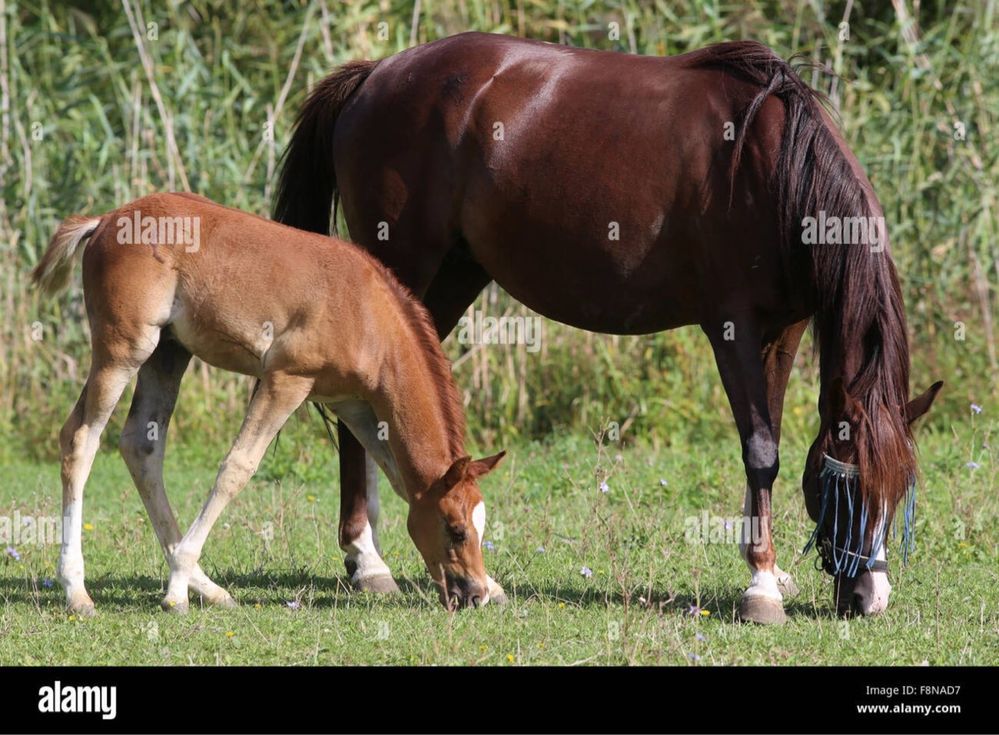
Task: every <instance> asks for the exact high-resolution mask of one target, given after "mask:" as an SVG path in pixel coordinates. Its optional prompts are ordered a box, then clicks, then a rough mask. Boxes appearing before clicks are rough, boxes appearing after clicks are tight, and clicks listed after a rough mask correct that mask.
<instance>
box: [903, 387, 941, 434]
mask: <svg viewBox="0 0 999 735" xmlns="http://www.w3.org/2000/svg"><path fill="white" fill-rule="evenodd" d="M941 388H943V381H942V380H938V381H937V382H936V383H934V384H933V385H931V386H930V387H929V388H927V389H926V391H925V392H923V393H920V394H919V395H918V396H916V397H915V398H913V399H912V400H911V401H909V402H908V403H907V404H905V422H906V423H907V424H911V423H912V422H913V421H915V420H916V419H918V418H919V417H920V416H922V415H923V414H924V413H926V412H927V411H929V410H930V406H932V405H933V400H934V399H935V398H936V397H937V393H939V392H940V389H941Z"/></svg>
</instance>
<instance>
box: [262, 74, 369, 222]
mask: <svg viewBox="0 0 999 735" xmlns="http://www.w3.org/2000/svg"><path fill="white" fill-rule="evenodd" d="M377 64H378V62H377V61H351V62H348V63H346V64H344V65H343V66H341V67H339V68H338V69H336V70H335V71H334V72H333V73H332V74H330V75H329V76H328V77H326V78H325V79H324V80H323V81H321V82H320V83H319V84H318V85H317V86H316V88H315V89H313V90H312V92H311V93H310V94H309V98H308V99H307V100H306V101H305V105H304V106H303V107H302V111H301V112H300V113H299V114H298V119H297V120H296V121H295V130H294V132H293V133H292V135H291V142H290V143H289V144H288V148H287V150H286V151H285V152H284V160H283V162H282V164H281V178H280V180H279V182H278V193H277V203H276V204H275V205H274V219H275V220H277V221H278V222H283V223H284V224H286V225H291V226H292V227H298V228H299V229H302V230H310V231H311V232H319V233H322V234H324V235H325V234H328V233H329V231H330V207H331V205H332V206H333V207H334V210H333V212H334V216H335V213H336V210H335V206H336V201H335V200H334V198H335V197H337V187H336V172H335V171H334V168H333V132H334V130H335V129H336V120H337V117H338V116H339V115H340V110H341V109H343V106H344V103H346V101H347V99H348V98H349V97H350V95H351V94H353V93H354V90H356V89H357V88H358V87H359V86H361V84H362V82H364V80H365V79H367V78H368V75H369V74H371V72H372V71H373V70H374V68H375V66H376V65H377Z"/></svg>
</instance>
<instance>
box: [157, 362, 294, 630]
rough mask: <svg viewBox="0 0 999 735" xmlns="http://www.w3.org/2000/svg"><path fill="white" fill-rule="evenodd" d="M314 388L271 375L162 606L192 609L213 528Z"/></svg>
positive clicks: (176, 565) (180, 551) (187, 541)
mask: <svg viewBox="0 0 999 735" xmlns="http://www.w3.org/2000/svg"><path fill="white" fill-rule="evenodd" d="M312 385H313V381H312V380H309V379H306V378H302V377H298V376H293V375H287V374H283V373H281V374H274V373H271V374H269V375H267V376H266V377H264V378H263V379H262V380H261V381H260V386H259V387H258V389H257V391H256V393H255V394H254V396H253V399H252V400H251V401H250V408H249V410H248V411H247V413H246V418H245V419H244V420H243V426H242V427H241V428H240V430H239V435H238V436H237V437H236V441H235V442H234V443H233V445H232V448H231V449H230V450H229V453H228V454H227V455H226V457H225V459H224V460H223V461H222V466H221V467H220V468H219V473H218V477H217V478H216V480H215V486H214V487H213V488H212V492H211V495H210V496H209V497H208V501H207V502H206V503H205V505H204V507H203V508H202V509H201V512H200V513H199V514H198V517H197V518H195V519H194V523H192V524H191V527H190V528H189V529H188V531H187V533H186V534H184V538H182V539H181V540H180V543H178V544H177V545H176V546H175V547H174V550H173V553H172V554H171V555H170V582H169V584H168V585H167V594H166V597H164V598H163V601H162V602H161V603H160V604H161V606H162V607H163V609H164V610H173V611H175V612H186V611H187V607H188V601H187V600H188V597H187V591H188V587H189V585H190V583H191V575H192V574H193V573H194V569H195V567H196V565H197V563H198V559H199V558H200V557H201V550H202V548H204V545H205V541H206V540H207V539H208V534H209V533H210V532H211V530H212V526H214V525H215V521H217V520H218V517H219V516H220V515H221V514H222V511H223V510H225V507H226V506H227V505H228V504H229V501H230V500H232V499H233V498H235V497H236V495H238V494H239V492H240V491H241V490H242V489H243V488H244V487H245V486H246V483H247V482H248V481H249V479H250V478H251V477H252V476H253V474H254V472H256V471H257V465H258V464H259V463H260V460H261V459H263V456H264V452H266V451H267V446H268V445H269V444H270V443H271V441H272V440H273V439H274V437H275V436H277V433H278V431H279V430H280V429H281V427H282V426H284V423H285V421H287V420H288V417H289V416H291V414H292V413H293V412H294V411H295V409H296V408H298V407H299V406H300V405H301V404H302V402H303V401H304V400H305V399H306V398H307V397H308V395H309V392H310V391H311V390H312Z"/></svg>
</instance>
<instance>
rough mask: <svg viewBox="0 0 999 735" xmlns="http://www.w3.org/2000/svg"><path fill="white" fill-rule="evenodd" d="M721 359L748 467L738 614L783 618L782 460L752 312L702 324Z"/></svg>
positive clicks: (779, 620)
mask: <svg viewBox="0 0 999 735" xmlns="http://www.w3.org/2000/svg"><path fill="white" fill-rule="evenodd" d="M702 328H703V329H704V331H705V333H706V334H707V335H708V339H709V340H710V341H711V347H712V349H713V350H714V353H715V361H716V362H717V363H718V371H719V373H720V374H721V378H722V383H723V384H724V386H725V392H726V394H727V395H728V399H729V403H730V404H731V406H732V413H733V415H734V417H735V423H736V426H737V427H738V429H739V437H740V439H741V442H742V460H743V465H744V468H745V472H746V483H747V491H746V503H745V508H744V516H745V517H744V518H743V531H742V534H743V537H742V543H741V544H740V548H741V550H742V553H743V557H744V558H745V560H746V563H747V564H748V565H749V570H750V574H751V577H750V583H749V587H748V588H747V589H746V591H745V592H744V593H743V595H742V601H741V603H740V605H739V617H740V618H741V619H742V620H746V621H752V622H757V623H783V622H785V621H786V620H787V616H786V615H785V614H784V597H783V595H782V594H781V590H780V587H779V586H778V580H777V565H776V556H777V555H776V552H775V550H774V545H773V533H772V522H773V521H772V518H773V516H772V513H771V510H770V493H771V489H772V488H773V483H774V480H775V479H776V477H777V471H778V469H779V466H780V463H779V458H778V452H777V434H776V432H775V431H774V429H773V425H772V423H771V420H770V408H769V401H768V398H767V390H766V379H765V377H764V371H763V363H762V361H761V360H760V344H761V342H762V340H761V337H760V332H759V330H758V328H757V326H756V324H755V323H754V322H753V321H752V320H751V318H750V317H748V316H746V315H745V314H743V315H733V317H731V318H724V317H723V318H719V319H718V320H717V322H715V323H711V324H705V325H702Z"/></svg>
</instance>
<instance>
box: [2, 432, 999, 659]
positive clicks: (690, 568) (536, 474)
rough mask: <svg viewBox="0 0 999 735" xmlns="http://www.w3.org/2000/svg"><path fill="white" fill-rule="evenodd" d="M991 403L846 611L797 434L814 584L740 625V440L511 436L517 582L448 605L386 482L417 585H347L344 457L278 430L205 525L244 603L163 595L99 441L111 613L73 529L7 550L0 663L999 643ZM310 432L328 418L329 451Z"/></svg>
mask: <svg viewBox="0 0 999 735" xmlns="http://www.w3.org/2000/svg"><path fill="white" fill-rule="evenodd" d="M983 419H986V417H985V416H984V415H982V416H978V417H976V418H974V419H970V418H969V421H968V422H967V423H966V424H964V425H961V426H959V427H955V429H954V432H953V433H952V434H934V435H926V436H923V441H922V451H921V454H922V466H923V471H924V474H925V477H924V487H923V489H922V495H921V497H920V510H919V516H918V518H919V520H918V526H917V527H918V531H917V546H918V548H917V553H916V555H915V557H914V558H913V559H912V561H911V562H910V564H909V566H908V567H906V568H904V569H902V568H900V564H899V560H898V557H897V555H896V556H895V558H894V559H893V560H892V574H893V583H894V584H895V590H894V593H893V596H892V601H891V605H890V606H889V609H888V612H887V613H886V614H885V615H884V616H882V617H880V618H875V619H858V620H853V621H849V622H846V621H842V620H840V619H838V618H837V617H836V616H835V615H834V611H833V609H832V602H831V597H832V586H831V585H832V583H831V581H830V579H829V578H828V577H826V575H825V574H824V573H821V572H818V571H816V570H815V569H814V566H813V557H808V558H804V559H803V558H801V557H800V555H799V554H798V553H797V550H799V549H800V548H801V547H802V545H803V544H804V541H805V539H806V538H807V535H808V533H809V532H810V530H811V526H810V524H809V522H808V519H807V517H806V514H805V512H804V508H803V503H802V501H801V496H800V491H799V490H798V489H797V473H798V472H799V471H800V467H801V462H802V459H803V456H804V448H805V441H806V439H805V437H804V436H789V437H788V438H787V439H786V440H785V446H784V456H785V460H784V470H783V471H782V481H780V482H779V485H778V487H777V489H776V490H775V519H776V521H775V523H776V542H777V547H778V555H779V560H780V561H781V563H782V565H784V566H785V567H789V569H790V571H792V573H793V574H794V575H795V577H796V579H797V582H798V584H799V586H800V587H801V591H800V594H799V595H798V596H797V597H796V598H794V599H793V600H790V601H788V603H787V610H788V614H789V616H790V620H789V622H788V623H787V624H786V625H785V626H783V627H776V628H761V627H757V626H749V625H742V624H739V623H737V622H735V615H736V610H737V607H738V602H739V596H740V594H741V591H742V589H743V585H744V584H746V583H747V578H748V575H747V573H746V570H745V567H744V565H743V563H742V562H741V560H740V559H739V556H738V549H737V546H736V544H734V543H731V542H725V541H723V540H720V538H721V529H722V528H723V525H722V524H723V523H724V520H723V519H733V518H734V517H735V516H737V515H738V513H739V508H740V505H741V497H742V488H741V483H740V475H741V472H742V470H741V466H740V464H739V462H738V457H737V446H738V443H737V442H736V441H734V440H733V441H729V442H721V443H712V444H706V445H697V444H685V443H674V444H673V445H672V446H670V447H668V448H663V449H653V448H651V447H647V446H643V447H619V446H616V445H614V444H605V445H603V446H602V447H600V446H599V445H598V444H597V443H596V442H595V441H594V440H593V439H592V438H591V437H586V436H584V435H573V436H563V437H561V438H559V439H557V440H553V441H552V442H550V443H548V444H543V445H542V444H537V443H534V444H525V445H522V446H516V447H513V448H512V450H513V451H512V453H511V455H512V456H511V458H510V459H509V461H508V463H507V464H506V465H505V466H502V467H501V469H500V470H497V472H496V473H495V474H494V475H493V476H491V477H490V478H489V479H488V480H487V481H486V482H485V483H484V492H485V493H486V497H487V502H488V507H489V521H488V526H487V531H486V539H487V550H486V551H485V558H486V564H487V568H488V569H489V570H490V572H491V573H492V574H493V576H495V577H496V578H497V580H499V581H500V582H501V583H502V584H503V585H504V586H505V587H506V590H507V593H508V594H509V596H510V602H509V604H508V605H506V606H504V607H497V606H493V605H488V606H487V607H486V608H484V609H481V610H476V611H464V612H460V613H457V614H449V613H447V612H445V611H444V610H443V609H442V608H441V607H440V606H439V604H438V602H437V599H436V594H435V593H434V591H433V589H432V588H431V584H430V582H429V578H428V576H427V574H426V573H425V571H424V570H423V568H422V562H420V561H419V558H418V556H417V552H416V550H415V548H414V547H413V546H412V544H411V542H410V541H409V539H408V536H407V534H406V530H405V522H404V510H405V509H404V506H403V503H402V501H401V500H399V499H398V498H396V497H394V496H393V495H392V493H391V491H389V490H387V483H386V482H385V481H384V479H383V481H382V489H383V491H384V492H383V498H384V500H385V503H384V507H383V521H384V522H383V526H382V528H383V534H382V536H383V546H384V551H385V558H386V561H387V562H388V564H389V566H390V567H392V568H393V571H394V572H395V574H396V577H397V579H398V580H399V581H400V584H401V586H402V588H403V594H401V595H398V596H393V597H378V596H374V595H371V594H368V593H355V592H352V591H351V590H350V589H349V588H348V585H347V578H346V577H345V574H344V570H343V565H342V562H341V554H340V551H339V549H338V548H337V545H336V522H337V502H338V495H337V488H336V481H335V479H333V478H335V475H336V472H335V467H336V460H335V459H334V458H333V456H332V455H330V456H329V458H328V459H323V460H316V462H315V463H314V464H313V465H312V470H313V471H314V473H315V475H316V476H319V475H321V474H322V473H328V474H329V476H330V478H331V479H330V480H329V481H326V480H324V479H316V477H313V478H311V479H306V480H305V481H302V480H299V479H295V480H290V481H289V480H288V479H285V480H283V481H282V480H281V479H278V478H277V477H276V476H275V471H276V470H277V471H279V472H280V471H281V467H282V462H283V458H284V457H285V456H286V455H287V453H288V452H292V451H296V449H295V448H293V447H290V446H289V442H287V441H286V440H285V439H284V438H282V440H281V442H279V446H278V448H277V450H276V451H275V452H273V453H272V454H271V455H270V456H269V457H268V459H267V460H266V461H265V462H264V464H263V466H262V468H261V471H260V474H259V475H258V477H257V478H256V479H255V480H254V481H253V482H252V483H251V485H250V486H249V487H248V488H247V489H246V490H245V491H244V493H243V494H242V495H241V496H240V497H239V498H238V499H237V501H235V502H234V503H233V504H232V505H231V506H230V507H229V509H228V511H227V512H226V514H225V515H224V516H223V518H222V519H221V521H220V522H219V524H218V526H216V531H215V533H214V534H213V536H211V537H210V539H209V542H208V545H207V546H206V553H205V557H204V558H203V565H204V568H205V570H206V571H207V572H208V574H209V575H210V576H212V577H213V578H214V579H215V580H216V581H217V582H219V583H220V584H222V585H223V586H225V587H226V588H227V589H229V591H230V592H232V593H233V595H234V596H235V597H236V599H237V600H238V601H239V602H240V607H239V608H238V609H234V610H218V609H212V608H198V607H193V608H192V610H191V612H190V613H189V614H188V615H187V616H176V615H168V614H166V613H163V612H161V611H160V610H159V607H158V602H159V599H160V597H161V596H162V594H163V593H164V590H165V583H166V577H167V568H166V565H165V563H164V561H163V559H162V556H161V554H160V551H159V547H158V545H157V544H156V541H155V538H154V536H153V533H152V531H151V529H150V528H149V523H148V521H147V519H146V516H145V511H144V510H143V508H142V506H141V503H140V501H139V499H138V495H137V493H136V492H135V490H134V488H133V486H132V483H131V480H130V478H129V476H128V473H127V471H126V470H125V467H124V465H123V463H122V462H121V460H120V459H119V458H118V457H117V456H116V455H115V454H114V453H112V452H104V453H102V454H101V455H100V456H99V457H98V460H97V463H96V465H95V469H94V473H93V475H92V479H91V483H90V486H89V488H88V493H87V495H86V512H85V521H86V523H87V524H88V525H87V526H86V529H87V530H86V531H85V534H84V554H85V557H86V560H87V571H88V580H89V589H90V592H91V594H92V596H93V597H94V599H95V602H96V603H97V606H98V609H99V612H98V615H97V616H96V617H94V618H90V619H77V618H74V617H73V616H70V615H67V613H66V612H65V611H64V608H63V595H62V590H61V588H60V587H59V584H58V582H54V583H53V579H54V576H55V565H56V563H57V560H58V546H56V545H44V546H36V545H31V544H28V545H23V544H22V545H20V546H17V547H14V548H15V550H16V552H17V554H18V555H19V556H20V559H19V560H15V559H14V558H13V556H12V555H11V553H10V549H8V551H7V553H6V554H5V556H4V558H3V561H2V562H0V595H2V598H3V602H4V604H3V606H2V610H0V664H3V665H7V664H77V665H94V664H150V665H153V664H164V663H170V664H258V663H268V664H483V665H515V664H625V663H630V664H672V665H716V664H763V665H770V664H897V665H913V664H920V663H922V662H928V663H929V664H931V665H942V664H996V663H999V610H997V609H996V604H995V600H996V597H995V589H996V585H997V584H999V554H997V549H999V534H997V532H996V527H997V521H999V497H997V489H999V446H997V442H996V436H995V434H996V428H997V424H996V423H995V422H994V419H988V420H983ZM319 437H320V429H319V427H318V426H316V427H315V435H314V437H313V439H312V440H311V443H312V444H313V445H314V446H313V448H314V449H315V451H316V452H317V453H323V452H325V448H324V447H322V446H321V439H320V438H319ZM203 454H204V452H198V453H195V452H194V450H192V449H188V448H183V447H181V448H179V449H177V450H176V451H175V452H172V453H168V455H167V485H168V489H169V490H170V494H171V498H172V500H173V503H174V508H175V510H176V511H177V513H178V514H179V516H180V518H181V522H182V525H183V524H184V523H186V522H189V520H190V519H191V518H192V517H193V515H194V513H195V512H196V511H197V508H198V507H199V506H200V503H201V502H202V501H203V500H204V497H205V494H206V492H207V488H208V487H209V485H210V483H211V481H212V479H213V476H214V467H215V463H214V461H212V460H209V459H207V458H205V457H204V456H202V455H203ZM969 462H973V463H974V464H973V465H972V466H970V467H969V466H968V463H969ZM975 466H977V467H975ZM281 474H284V473H283V472H281ZM602 482H606V484H607V488H608V492H606V493H603V492H601V490H600V485H601V483H602ZM58 503H59V492H58V468H57V467H56V466H55V465H54V464H49V465H39V464H17V463H15V464H12V465H10V466H9V467H7V468H6V469H5V471H4V478H3V486H2V489H0V512H2V513H4V514H7V515H12V514H13V513H14V511H15V510H17V511H19V512H20V515H21V517H22V518H23V517H24V516H26V515H33V516H35V517H40V516H58V514H59V510H58V508H59V506H58ZM692 518H693V519H696V522H700V521H701V519H702V518H706V519H707V523H708V524H710V525H711V526H712V527H714V528H715V531H717V532H718V533H714V535H713V536H710V535H709V538H713V539H714V540H715V542H712V543H692V542H689V541H688V540H687V538H686V533H685V530H686V525H685V524H688V523H690V522H691V521H690V519H692ZM584 567H585V568H587V569H589V570H591V571H592V576H584V574H583V569H584Z"/></svg>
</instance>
